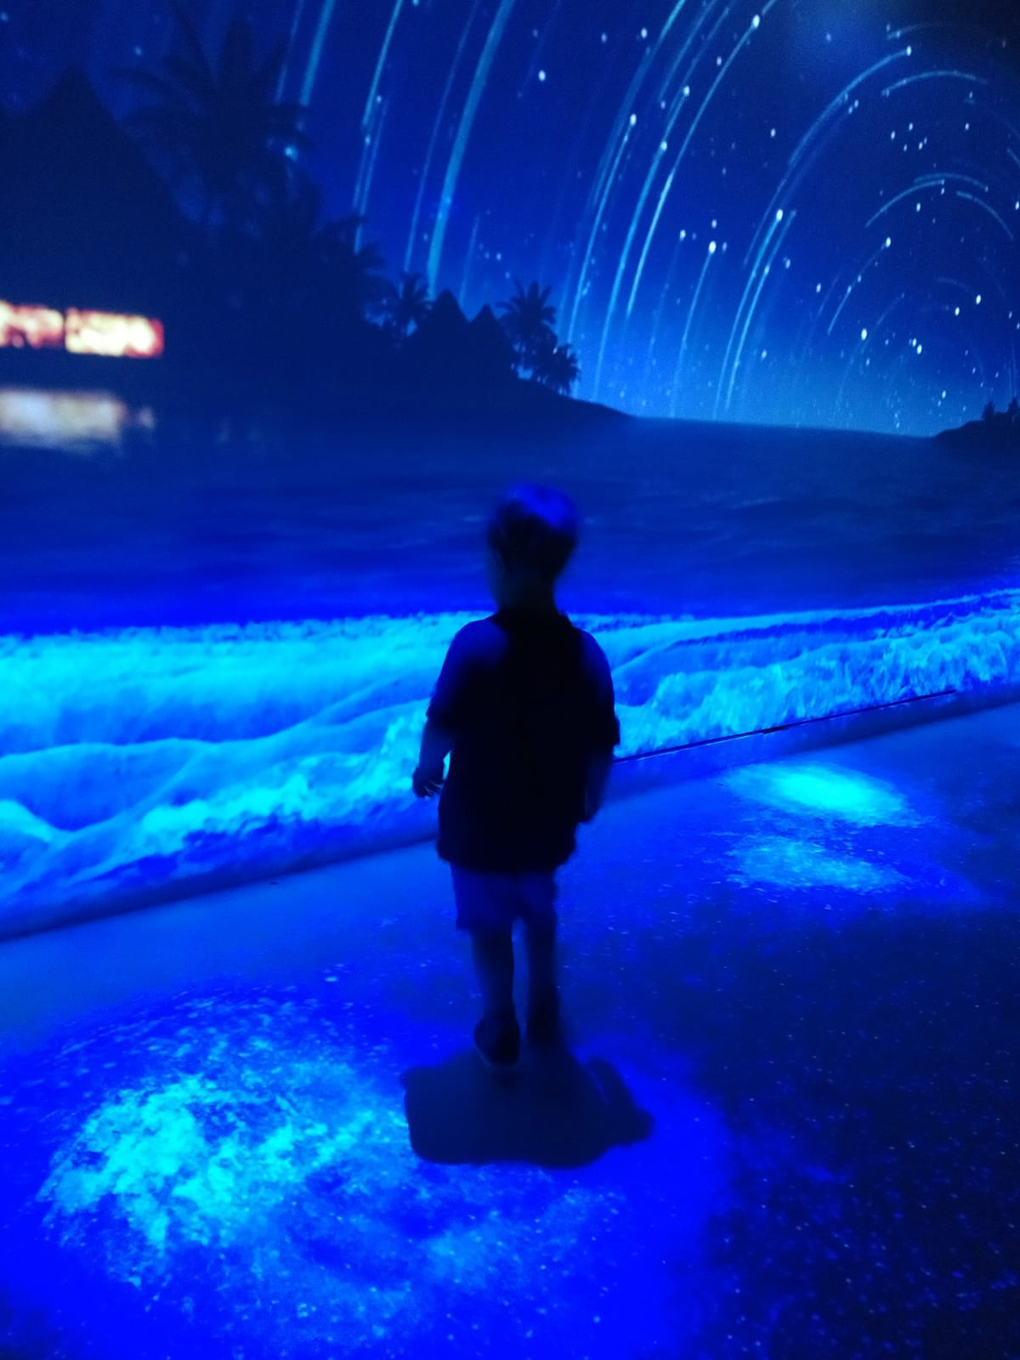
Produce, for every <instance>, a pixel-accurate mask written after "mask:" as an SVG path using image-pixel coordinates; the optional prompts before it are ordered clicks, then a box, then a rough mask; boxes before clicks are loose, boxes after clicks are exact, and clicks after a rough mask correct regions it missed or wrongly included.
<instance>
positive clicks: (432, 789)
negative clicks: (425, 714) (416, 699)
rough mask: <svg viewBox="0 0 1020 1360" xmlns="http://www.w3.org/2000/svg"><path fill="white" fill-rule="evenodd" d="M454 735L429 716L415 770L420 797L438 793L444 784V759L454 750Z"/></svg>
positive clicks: (416, 785) (416, 786)
mask: <svg viewBox="0 0 1020 1360" xmlns="http://www.w3.org/2000/svg"><path fill="white" fill-rule="evenodd" d="M453 743H454V735H453V733H452V732H450V731H449V730H448V729H447V728H445V727H440V725H439V724H438V723H437V722H436V721H435V719H434V718H429V719H428V721H427V722H426V724H425V731H424V732H423V733H422V736H421V752H420V753H419V756H418V768H417V769H416V770H415V772H414V779H413V784H414V791H415V793H416V794H417V795H418V797H419V798H428V797H430V796H431V795H432V794H433V793H438V792H439V790H440V789H441V788H442V786H443V761H444V760H445V759H446V757H447V756H448V755H449V754H450V752H451V751H452V750H453Z"/></svg>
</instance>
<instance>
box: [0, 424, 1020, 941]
mask: <svg viewBox="0 0 1020 1360" xmlns="http://www.w3.org/2000/svg"><path fill="white" fill-rule="evenodd" d="M515 480H539V481H555V482H557V483H558V484H560V485H562V486H563V487H564V488H565V489H566V490H568V491H569V492H570V493H571V494H573V495H574V496H575V497H576V499H577V501H578V503H579V505H580V507H581V510H582V512H583V514H584V517H585V532H584V538H583V541H582V544H581V547H580V550H579V552H578V555H577V558H576V561H575V563H574V564H572V566H571V568H570V571H569V573H568V575H567V577H566V578H565V580H564V582H563V588H562V591H561V605H562V607H563V608H564V609H566V610H567V611H568V612H569V613H571V615H572V616H573V617H575V619H576V620H577V621H578V622H579V623H581V624H582V625H583V626H584V627H586V628H588V629H589V630H590V631H592V632H593V633H594V634H595V635H596V637H597V638H598V639H599V641H600V642H601V644H602V645H603V647H604V649H605V650H606V653H607V655H608V657H609V660H610V662H611V664H612V667H613V671H614V675H615V679H616V686H617V696H618V707H619V712H620V717H621V724H622V730H623V746H622V750H621V752H620V754H621V755H623V756H627V755H634V754H638V753H647V752H650V751H654V750H658V749H663V748H667V747H672V746H676V745H681V744H684V743H686V742H691V741H697V740H701V739H704V738H709V737H720V736H727V735H732V734H737V733H742V732H749V731H754V730H756V729H758V728H763V727H770V726H775V725H778V724H781V723H784V722H788V721H792V720H797V719H804V718H819V717H824V716H826V715H829V714H836V713H841V712H846V711H848V710H851V709H854V708H859V707H864V706H868V705H872V704H881V703H887V702H894V701H898V700H901V699H904V698H910V697H915V696H920V695H925V694H932V693H941V692H944V691H946V690H973V689H982V688H983V689H988V690H992V689H995V688H996V687H1000V686H1002V685H1005V684H1012V683H1016V682H1017V681H1020V616H1018V601H1020V549H1018V543H1020V535H1018V532H1017V530H1018V527H1020V469H1017V468H1014V467H1011V466H1009V465H1008V464H1007V463H1006V462H1005V461H1003V460H1002V459H1001V457H1000V458H998V459H996V458H993V457H985V456H979V455H976V454H971V455H968V456H966V457H964V456H963V455H961V454H960V453H959V452H956V451H948V450H945V449H943V448H941V447H940V446H938V445H936V444H933V443H930V442H928V441H921V440H898V439H890V438H886V437H872V436H861V435H834V434H832V433H817V432H810V431H797V432H789V431H776V430H750V429H735V428H726V427H719V426H716V427H711V426H709V427H697V426H684V425H677V424H671V423H668V422H636V421H634V422H620V423H616V422H612V423H610V424H607V425H605V426H599V427H598V428H597V429H590V430H585V431H575V432H572V433H570V434H560V435H558V436H556V437H553V436H548V437H546V438H542V439H539V438H535V437H534V436H527V437H526V436H524V435H521V434H517V435H511V434H508V433H503V434H501V433H499V432H492V431H490V432H487V433H486V434H484V435H480V434H477V433H475V434H469V433H468V432H466V431H459V432H451V433H447V434H445V435H440V434H436V433H435V432H430V433H424V432H421V431H417V430H414V429H412V428H410V427H408V426H404V427H402V428H399V429H391V430H388V431H382V430H379V429H375V430H370V429H366V428H340V427H338V428H336V429H318V430H294V431H292V432H290V433H288V434H287V435H286V436H281V437H272V436H270V435H267V434H265V433H264V432H258V431H248V432H243V433H239V432H238V431H236V430H235V431H232V432H226V431H223V432H219V434H218V435H217V436H216V437H215V438H212V437H210V436H209V434H208V433H207V434H205V435H202V436H199V437H196V436H194V435H193V436H192V437H190V438H189V437H186V436H185V434H184V432H182V431H181V430H180V429H178V430H176V431H174V430H173V429H172V428H168V427H165V426H164V427H161V428H160V429H158V430H157V431H156V432H155V433H154V434H153V433H150V434H145V433H144V431H143V432H142V434H141V435H139V434H137V432H136V434H135V435H134V436H133V437H132V438H131V440H130V442H129V443H128V444H126V445H123V446H121V445H118V444H114V445H110V444H105V445H100V444H98V443H96V442H95V440H94V439H93V438H90V439H88V440H85V441H75V440H73V439H67V440H66V441H65V442H64V443H63V444H62V446H61V447H59V448H54V447H52V446H49V447H45V448H39V447H31V446H30V445H29V446H26V445H25V444H24V443H23V444H20V445H17V446H13V445H9V446H7V447H0V570H2V580H3V587H2V590H0V692H2V693H3V695H4V699H5V702H4V704H3V705H2V708H0V928H3V929H8V930H10V929H17V928H21V927H23V926H26V925H31V924H32V923H33V922H35V921H39V920H43V919H46V920H52V919H59V918H60V917H62V916H72V915H74V914H75V913H76V912H78V911H81V910H86V909H88V910H91V909H93V908H95V907H97V906H102V905H104V904H105V905H110V904H116V903H117V902H118V901H120V900H124V899H127V898H131V899H132V900H144V899H145V898H146V897H159V896H166V895H173V894H174V893H176V892H183V891H186V890H187V889H188V888H189V887H193V886H194V885H195V884H197V883H201V884H202V885H203V886H206V887H213V886H216V885H218V884H220V883H226V882H229V881H233V880H235V879H236V878H238V877H239V876H242V877H250V876H254V875H258V874H260V873H265V874H276V873H279V872H283V871H285V870H287V869H288V868H294V867H298V866H299V865H301V864H304V863H309V862H313V861H321V860H322V859H323V858H328V857H329V856H330V855H331V854H332V853H337V854H339V853H342V852H346V850H347V849H349V848H350V847H351V846H352V845H356V844H357V843H358V842H359V840H364V839H365V838H366V837H368V836H371V835H375V834H377V833H379V832H380V831H385V830H386V829H387V828H393V827H397V826H402V825H412V824H413V825H415V826H420V827H421V828H422V829H425V827H426V826H427V824H428V819H429V818H430V817H433V816H434V811H433V809H432V808H431V807H422V806H420V805H417V804H416V803H415V800H414V799H413V798H412V796H411V794H410V790H409V780H410V772H411V769H412V768H413V765H414V761H415V757H416V751H417V742H418V738H419V735H420V729H421V724H422V721H423V717H424V711H425V707H426V705H427V702H428V698H429V695H430V692H431V688H432V685H433V684H434V681H435V678H436V675H437V674H438V670H439V667H440V665H441V662H442V659H443V655H444V653H445V649H446V647H447V646H448V644H449V642H450V639H451V638H452V636H453V634H454V633H455V632H456V630H457V629H458V628H459V627H460V626H462V624H463V623H465V622H466V621H467V620H468V619H469V618H472V617H477V616H479V615H481V614H484V613H486V612H489V610H490V607H491V606H490V602H489V601H488V600H487V598H486V594H485V586H484V579H483V570H482V555H481V539H482V530H483V526H484V519H485V515H486V512H487V510H488V508H489V505H490V504H491V502H492V500H493V499H494V497H495V496H496V495H497V494H498V492H499V491H500V490H501V489H502V488H504V487H505V486H506V485H508V484H509V483H511V482H513V481H515Z"/></svg>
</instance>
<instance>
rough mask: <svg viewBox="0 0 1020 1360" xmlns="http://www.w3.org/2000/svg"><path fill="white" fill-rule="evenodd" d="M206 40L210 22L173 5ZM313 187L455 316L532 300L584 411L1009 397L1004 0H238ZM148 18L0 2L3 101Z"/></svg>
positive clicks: (167, 35) (113, 85)
mask: <svg viewBox="0 0 1020 1360" xmlns="http://www.w3.org/2000/svg"><path fill="white" fill-rule="evenodd" d="M187 8H188V10H189V12H191V13H192V14H193V15H194V16H195V18H196V20H197V21H198V23H199V26H200V29H201V31H202V33H203V35H204V37H205V39H206V41H207V43H208V44H210V45H211V46H215V45H216V44H217V43H218V41H219V39H220V37H221V35H222V33H223V30H224V27H225V25H226V23H227V22H228V20H229V18H230V16H231V14H232V13H234V12H236V7H235V5H234V4H233V0H189V3H188V4H187ZM241 9H242V10H243V12H244V13H245V14H247V15H248V16H249V17H250V19H251V20H252V21H253V23H254V24H255V26H256V30H257V33H258V35H259V36H260V38H261V39H263V40H264V41H265V43H266V45H267V47H268V45H269V43H270V42H271V41H272V40H274V39H277V38H280V37H283V36H286V34H287V32H288V29H289V32H290V37H291V49H290V59H289V63H288V66H287V69H286V72H285V76H284V80H283V82H282V91H281V92H282V93H283V95H285V97H287V98H294V99H301V100H303V101H305V102H306V103H307V104H308V105H309V107H310V110H311V115H310V119H309V131H310V132H311V134H312V136H313V137H314V139H315V151H314V152H313V154H312V157H311V160H310V163H309V168H310V170H311V171H312V173H313V174H314V175H315V177H316V178H317V179H318V180H319V181H320V182H321V183H322V185H323V187H324V189H325V191H326V195H327V203H328V207H329V211H330V212H331V213H332V214H333V215H337V216H339V215H342V214H345V213H348V212H350V211H351V210H352V208H353V209H354V210H355V211H357V212H358V213H363V214H364V215H365V216H366V218H367V222H368V228H367V234H368V237H369V238H370V239H374V240H376V241H378V242H379V245H380V247H381V249H382V252H383V254H384V255H385V257H386V259H387V262H388V266H389V269H390V272H391V274H392V275H394V276H395V275H396V274H398V273H399V271H401V270H413V271H420V272H421V273H422V274H424V275H425V276H426V277H427V279H428V280H429V283H430V285H431V287H432V288H433V290H437V289H439V288H443V287H449V288H451V289H452V290H453V291H454V292H455V293H456V294H457V296H458V297H459V298H460V299H461V301H462V303H463V305H464V306H465V309H466V310H468V311H469V312H471V311H473V310H475V309H477V307H479V306H480V305H481V304H482V303H483V302H485V301H491V302H497V301H500V300H502V299H503V298H504V297H506V296H507V295H508V294H509V293H510V292H511V291H512V285H511V282H510V281H511V280H512V279H513V278H514V277H520V278H522V279H524V280H526V281H527V280H530V279H532V278H536V279H539V280H540V281H541V282H542V283H544V284H549V285H550V286H551V287H552V289H553V301H554V302H555V303H556V304H557V305H558V308H559V330H560V335H561V338H564V339H569V340H570V341H571V342H572V343H573V344H574V346H575V347H576V349H577V350H578V352H579V354H580V358H581V365H582V373H583V380H582V384H581V388H580V395H582V396H586V397H589V398H595V399H598V400H602V401H606V402H609V403H611V404H613V405H617V406H621V407H623V408H624V409H627V410H630V411H634V412H638V413H643V414H648V415H675V416H681V417H691V418H704V419H712V418H716V419H723V420H742V421H753V422H777V423H791V422H796V423H805V424H819V425H840V426H848V427H860V428H871V429H884V430H902V431H903V432H907V433H919V434H921V433H929V432H932V431H934V430H936V429H939V428H942V427H944V426H947V425H950V424H955V423H958V422H960V421H962V420H964V419H970V418H974V417H976V416H978V415H979V414H980V411H981V408H982V407H983V405H984V403H985V402H986V401H987V400H989V399H990V398H991V399H993V400H995V401H996V402H997V403H999V404H1004V403H1005V402H1006V401H1008V399H1009V398H1010V397H1011V396H1012V395H1013V394H1014V392H1016V390H1017V388H1018V387H1020V382H1018V377H1017V346H1018V342H1020V262H1018V252H1017V243H1016V237H1017V232H1018V231H1020V74H1018V72H1020V64H1018V62H1017V52H1018V50H1020V44H1018V17H1017V15H1016V14H1013V16H1012V17H1009V16H1010V11H1011V10H1015V9H1016V6H1015V5H1014V4H1013V3H1012V0H1008V3H1007V0H1000V3H992V2H991V0H975V3H971V4H967V5H964V4H962V3H959V0H927V3H926V2H925V0H916V2H915V3H913V4H910V3H897V2H894V3H887V2H886V0H646V3H643V4H640V5H638V4H634V3H632V2H631V0H627V2H626V3H621V0H286V2H284V0H258V2H257V3H255V2H252V3H249V4H247V5H244V6H241ZM173 33H174V24H173V18H172V14H171V11H170V9H169V6H168V5H166V4H164V3H163V2H162V0H152V3H149V4H140V3H138V0H0V79H2V88H3V90H4V92H5V96H6V99H7V102H8V104H9V105H10V106H12V107H18V106H24V105H26V104H27V103H29V102H31V101H32V100H33V99H35V98H37V97H38V96H39V95H41V94H42V93H43V91H44V90H45V89H46V87H47V86H48V84H49V83H50V82H51V81H52V80H53V79H54V78H55V77H56V76H57V75H58V74H59V72H60V70H61V69H62V68H63V66H65V65H66V64H67V62H68V61H69V60H72V59H73V60H78V61H82V60H84V61H85V64H86V65H87V68H88V71H89V74H90V75H91V77H92V78H93V80H94V81H95V83H96V84H97V87H98V88H99V89H100V91H101V93H102V94H103V97H104V98H105V99H106V101H107V102H108V104H109V105H110V107H111V108H112V109H113V110H114V111H115V112H117V113H126V112H127V111H128V110H129V109H130V108H131V107H132V103H133V101H134V100H135V99H136V95H135V94H134V93H133V92H132V91H131V90H130V89H129V88H128V87H126V86H125V85H124V84H123V83H121V82H118V81H116V80H115V79H114V78H113V77H112V75H111V71H112V70H113V69H114V68H116V67H118V66H124V65H126V64H131V63H138V64H139V65H149V64H151V63H152V62H153V61H155V60H157V59H158V58H159V57H161V56H162V55H163V54H164V53H165V52H166V51H167V50H168V47H169V46H170V45H171V44H172V42H173Z"/></svg>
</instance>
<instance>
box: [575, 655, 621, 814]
mask: <svg viewBox="0 0 1020 1360" xmlns="http://www.w3.org/2000/svg"><path fill="white" fill-rule="evenodd" d="M587 646H588V667H589V671H588V674H589V679H590V682H591V685H592V708H591V710H590V711H591V718H590V723H591V726H590V732H589V735H590V739H591V748H590V751H591V753H590V755H589V756H588V764H587V767H586V769H585V786H584V817H583V819H582V820H583V821H585V822H590V821H592V820H593V819H594V817H595V815H596V813H597V812H598V811H599V809H600V808H601V806H602V803H603V800H604V798H605V796H606V785H607V784H608V782H609V773H610V771H611V770H612V768H613V750H614V748H615V747H617V746H618V745H619V744H620V722H619V719H618V718H617V716H616V695H615V692H614V689H613V677H612V674H611V672H610V670H609V662H608V661H607V660H606V656H605V653H604V652H603V651H602V649H601V647H599V646H598V644H597V643H596V642H595V640H594V639H593V638H589V639H588V643H587Z"/></svg>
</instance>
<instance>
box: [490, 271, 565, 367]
mask: <svg viewBox="0 0 1020 1360" xmlns="http://www.w3.org/2000/svg"><path fill="white" fill-rule="evenodd" d="M514 287H515V288H516V289H517V291H516V293H515V294H514V295H513V297H512V298H510V299H509V301H507V302H501V303H500V304H499V307H500V310H501V311H502V313H503V316H502V318H501V320H502V323H503V327H504V329H505V331H506V333H507V335H508V336H509V338H510V343H511V344H512V345H513V347H514V352H515V354H516V355H517V367H518V371H520V370H521V369H527V370H529V371H531V372H533V371H534V369H535V365H536V362H537V360H538V356H539V354H540V353H542V351H543V350H544V349H545V348H546V347H547V346H548V344H549V342H550V340H551V341H552V343H553V345H554V346H555V344H556V332H555V331H554V329H553V327H554V326H555V324H556V308H555V307H553V306H551V305H550V303H549V294H550V293H551V292H552V289H551V288H542V287H540V286H539V284H537V283H532V284H529V286H528V288H527V289H525V288H524V286H523V284H522V283H521V282H520V280H518V279H515V280H514Z"/></svg>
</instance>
